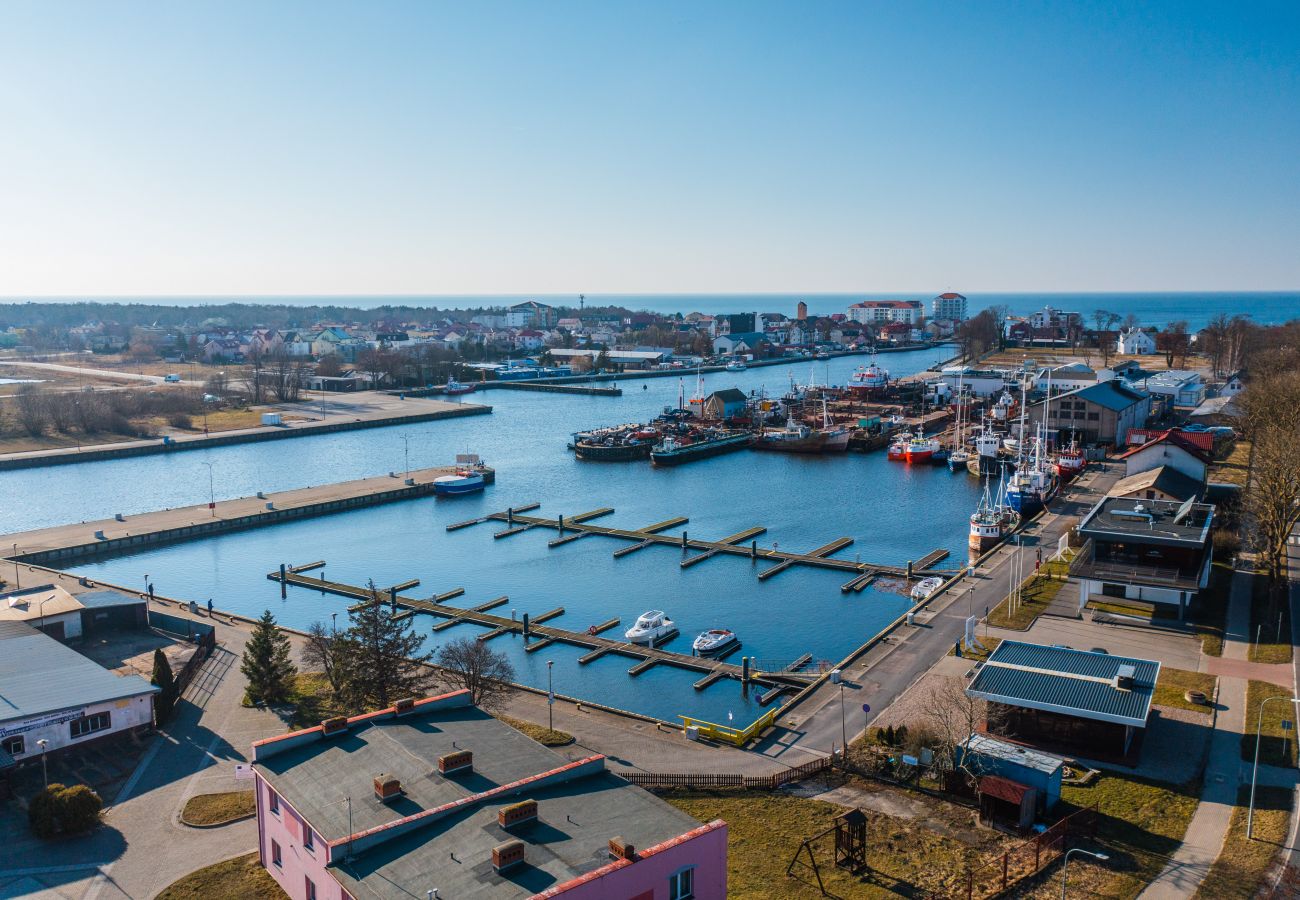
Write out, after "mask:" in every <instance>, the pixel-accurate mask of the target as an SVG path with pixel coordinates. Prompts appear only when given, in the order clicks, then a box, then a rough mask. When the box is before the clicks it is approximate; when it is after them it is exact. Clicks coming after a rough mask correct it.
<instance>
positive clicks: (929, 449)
mask: <svg viewBox="0 0 1300 900" xmlns="http://www.w3.org/2000/svg"><path fill="white" fill-rule="evenodd" d="M939 447H940V444H939V442H938V441H936V440H935V439H934V438H928V437H926V436H925V434H924V433H921V434H918V435H916V437H914V438H912V439H911V440H909V441H908V442H907V445H906V446H905V447H904V449H903V458H904V459H905V460H906V461H907V462H909V463H921V462H929V461H930V457H932V456H934V454H936V453H937V452H939Z"/></svg>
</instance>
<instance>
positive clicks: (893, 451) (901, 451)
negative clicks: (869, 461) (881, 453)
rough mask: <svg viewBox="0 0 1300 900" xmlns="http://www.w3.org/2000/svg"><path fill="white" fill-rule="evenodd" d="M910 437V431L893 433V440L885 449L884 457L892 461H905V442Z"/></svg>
mask: <svg viewBox="0 0 1300 900" xmlns="http://www.w3.org/2000/svg"><path fill="white" fill-rule="evenodd" d="M911 439H912V434H911V432H907V431H904V432H902V433H900V434H896V435H894V440H893V442H892V443H890V445H889V449H888V450H887V451H885V458H886V459H890V460H893V461H894V462H907V442H908V441H910V440H911Z"/></svg>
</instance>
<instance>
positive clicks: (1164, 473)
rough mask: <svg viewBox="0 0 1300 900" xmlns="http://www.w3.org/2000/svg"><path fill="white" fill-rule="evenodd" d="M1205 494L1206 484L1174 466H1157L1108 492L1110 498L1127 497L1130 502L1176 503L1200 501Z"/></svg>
mask: <svg viewBox="0 0 1300 900" xmlns="http://www.w3.org/2000/svg"><path fill="white" fill-rule="evenodd" d="M1204 494H1205V484H1204V482H1200V481H1197V480H1196V479H1195V478H1189V477H1188V476H1186V475H1184V474H1183V473H1182V472H1180V471H1178V470H1177V469H1175V468H1174V467H1173V466H1156V467H1155V468H1154V469H1145V470H1143V471H1141V472H1138V473H1136V474H1133V475H1129V476H1127V477H1126V478H1121V479H1120V480H1119V481H1117V482H1115V484H1114V486H1112V487H1111V489H1110V490H1109V491H1107V492H1106V495H1107V496H1108V497H1127V498H1128V499H1130V500H1170V501H1173V502H1174V503H1182V502H1183V501H1185V500H1192V499H1198V498H1200V497H1202V496H1204Z"/></svg>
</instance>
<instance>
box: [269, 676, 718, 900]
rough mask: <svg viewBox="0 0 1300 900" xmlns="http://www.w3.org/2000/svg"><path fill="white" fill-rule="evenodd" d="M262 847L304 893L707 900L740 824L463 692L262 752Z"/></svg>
mask: <svg viewBox="0 0 1300 900" xmlns="http://www.w3.org/2000/svg"><path fill="white" fill-rule="evenodd" d="M252 769H253V786H254V790H255V795H256V802H257V832H258V854H259V858H260V861H261V863H262V865H263V866H265V867H266V870H267V871H268V872H269V873H270V875H271V877H272V878H274V879H275V881H276V882H277V883H278V884H279V885H280V887H281V888H283V889H284V891H285V893H287V894H288V895H289V897H291V898H293V900H338V898H353V897H355V898H366V900H411V898H423V897H425V896H426V894H430V895H431V894H432V893H433V889H434V888H437V889H438V892H439V896H441V897H443V898H446V900H453V898H463V897H492V898H496V897H500V898H527V897H538V896H544V897H572V898H574V900H597V898H604V897H617V898H647V900H650V898H683V900H684V898H697V900H722V898H724V897H725V896H726V890H727V886H726V884H727V882H726V878H727V874H726V869H727V825H726V823H725V822H723V821H721V820H714V821H712V822H709V823H708V824H701V823H699V822H697V821H695V820H694V819H692V818H691V817H690V816H687V815H686V814H685V813H683V812H681V811H679V810H678V809H676V808H675V807H673V806H670V805H669V804H667V803H665V802H664V801H662V800H660V799H659V798H657V797H655V796H653V795H652V794H649V793H647V792H646V791H643V790H641V789H640V788H637V787H633V786H632V785H631V784H629V783H628V782H626V781H624V780H623V779H622V778H619V777H618V776H617V775H615V774H613V773H612V772H610V771H608V770H607V769H606V767H605V757H603V756H599V755H593V756H586V757H583V758H580V759H577V760H573V761H570V760H567V759H565V758H564V757H562V756H560V755H559V754H557V753H554V752H553V751H551V750H548V749H546V748H545V747H543V746H542V745H541V744H539V743H537V742H536V741H533V740H532V739H530V738H528V737H526V736H525V735H523V734H522V733H520V732H518V731H516V730H515V729H513V728H511V727H510V726H509V725H506V724H505V723H504V722H501V721H499V720H497V719H494V718H492V717H491V716H489V715H488V714H487V713H484V712H482V711H480V710H478V709H477V708H475V707H473V706H471V705H470V703H469V692H468V691H458V692H456V693H452V694H444V695H442V696H439V697H430V698H428V699H424V700H402V701H399V702H398V703H397V704H396V705H395V706H393V707H390V708H388V709H384V710H380V711H379V712H374V713H368V714H365V715H360V716H353V717H351V718H346V719H345V718H341V717H340V718H337V719H329V720H326V721H325V722H323V723H322V724H321V725H317V726H316V727H314V728H308V729H305V730H303V731H295V732H292V733H290V734H286V735H282V736H280V737H276V738H270V739H268V740H263V741H258V742H257V743H255V744H254V745H253V765H252Z"/></svg>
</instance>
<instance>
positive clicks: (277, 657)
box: [239, 609, 298, 703]
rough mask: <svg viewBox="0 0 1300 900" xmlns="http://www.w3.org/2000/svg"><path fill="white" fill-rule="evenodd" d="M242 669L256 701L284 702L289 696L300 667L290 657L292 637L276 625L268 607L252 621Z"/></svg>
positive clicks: (240, 667)
mask: <svg viewBox="0 0 1300 900" xmlns="http://www.w3.org/2000/svg"><path fill="white" fill-rule="evenodd" d="M239 671H241V672H243V673H244V677H245V678H247V679H248V698H249V699H250V700H252V701H253V702H254V703H258V702H261V703H283V702H284V701H285V700H287V699H288V698H289V688H290V686H291V682H292V680H293V676H294V675H295V674H297V672H298V667H297V666H295V665H294V664H293V660H291V659H290V658H289V638H288V637H286V636H285V635H284V634H283V633H282V632H281V631H280V629H279V628H277V627H276V625H275V616H273V615H271V611H270V610H269V609H268V610H267V611H266V612H264V613H262V618H260V619H258V620H257V622H256V623H254V625H253V636H252V637H250V638H249V639H248V644H247V645H245V647H244V659H243V661H242V662H241V663H240V665H239Z"/></svg>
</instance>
